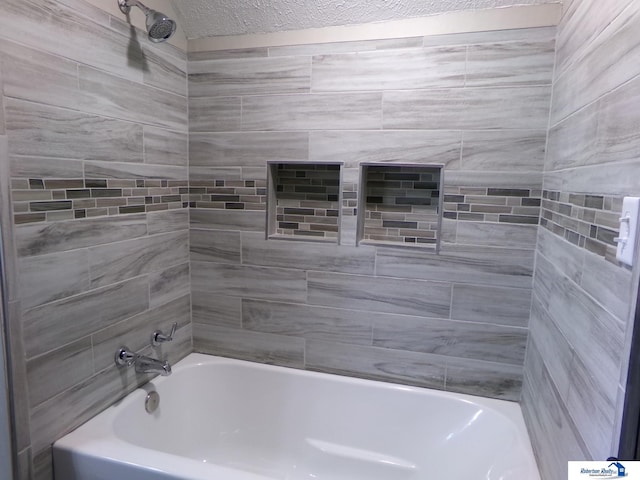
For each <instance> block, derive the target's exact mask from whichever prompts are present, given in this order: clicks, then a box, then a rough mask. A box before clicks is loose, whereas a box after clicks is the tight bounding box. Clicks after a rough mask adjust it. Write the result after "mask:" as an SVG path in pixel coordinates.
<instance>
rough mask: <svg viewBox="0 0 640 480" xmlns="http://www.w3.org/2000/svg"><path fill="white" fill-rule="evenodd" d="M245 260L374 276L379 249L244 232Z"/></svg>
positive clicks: (243, 257)
mask: <svg viewBox="0 0 640 480" xmlns="http://www.w3.org/2000/svg"><path fill="white" fill-rule="evenodd" d="M216 233H217V232H216ZM242 263H243V264H244V265H262V266H267V267H284V268H296V269H301V270H322V271H329V272H343V273H358V274H363V275H373V270H374V264H375V249H374V248H372V247H366V246H363V247H351V246H347V245H341V246H336V245H329V244H326V245H325V244H320V243H315V242H295V241H289V240H265V237H264V234H260V233H257V232H256V233H254V232H242Z"/></svg>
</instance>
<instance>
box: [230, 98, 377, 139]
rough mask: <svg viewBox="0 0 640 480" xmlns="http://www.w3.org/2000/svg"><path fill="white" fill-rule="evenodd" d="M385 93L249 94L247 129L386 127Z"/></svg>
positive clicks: (244, 108)
mask: <svg viewBox="0 0 640 480" xmlns="http://www.w3.org/2000/svg"><path fill="white" fill-rule="evenodd" d="M381 105H382V94H381V93H349V94H346V93H321V94H312V95H303V94H300V95H273V96H254V97H245V98H244V99H243V101H242V129H243V130H269V131H273V130H286V131H300V130H345V129H354V130H355V129H379V128H381V127H382V109H381Z"/></svg>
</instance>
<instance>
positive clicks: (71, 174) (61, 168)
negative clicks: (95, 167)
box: [5, 137, 84, 179]
mask: <svg viewBox="0 0 640 480" xmlns="http://www.w3.org/2000/svg"><path fill="white" fill-rule="evenodd" d="M5 138H6V137H5ZM9 161H10V176H11V177H13V178H16V177H21V178H40V177H42V178H57V179H63V178H82V175H83V172H84V167H83V164H82V161H81V160H68V159H59V158H46V157H23V156H15V155H14V156H11V157H10V158H9ZM7 178H8V177H7Z"/></svg>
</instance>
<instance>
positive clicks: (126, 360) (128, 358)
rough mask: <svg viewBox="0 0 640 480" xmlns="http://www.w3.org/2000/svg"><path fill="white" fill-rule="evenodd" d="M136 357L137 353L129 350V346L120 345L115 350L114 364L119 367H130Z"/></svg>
mask: <svg viewBox="0 0 640 480" xmlns="http://www.w3.org/2000/svg"><path fill="white" fill-rule="evenodd" d="M137 358H138V354H137V353H135V352H132V351H131V350H129V347H124V346H123V347H120V348H119V349H118V350H117V351H116V357H115V360H116V365H117V366H119V367H124V366H127V367H130V366H131V365H133V364H134V363H135V361H136V359H137Z"/></svg>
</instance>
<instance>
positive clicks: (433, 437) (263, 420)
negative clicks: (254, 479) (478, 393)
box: [113, 360, 531, 480]
mask: <svg viewBox="0 0 640 480" xmlns="http://www.w3.org/2000/svg"><path fill="white" fill-rule="evenodd" d="M202 368H203V365H200V366H198V365H197V363H192V364H191V365H189V366H188V367H187V368H185V369H184V370H183V371H181V372H180V373H179V374H178V375H176V376H175V377H173V378H171V382H166V380H165V379H160V380H158V381H154V382H151V383H150V385H148V386H147V387H146V388H147V389H155V390H156V391H157V392H158V393H159V394H160V407H159V408H158V410H156V411H155V412H154V413H153V414H147V413H146V412H145V411H144V407H143V404H142V403H141V402H133V403H131V404H129V405H127V406H126V408H122V410H121V411H120V412H119V414H118V415H117V416H116V418H115V420H114V423H113V429H114V433H115V436H116V437H117V438H119V439H120V440H121V441H123V442H127V443H129V444H131V445H135V446H138V447H141V448H144V449H148V450H153V451H160V452H165V453H167V454H170V455H175V456H180V457H184V458H189V459H192V460H195V461H197V462H201V463H206V464H213V465H218V466H224V467H228V468H232V469H237V470H242V471H246V472H250V473H254V474H258V475H262V476H265V477H268V478H314V477H315V478H321V477H322V476H324V477H325V478H331V479H336V480H338V479H345V480H346V479H351V480H353V479H363V480H364V479H370V480H376V479H380V480H383V479H384V480H394V479H405V478H406V479H408V478H426V477H423V475H424V474H425V472H429V477H430V478H432V477H431V476H432V475H437V476H440V475H441V476H443V477H445V476H446V477H448V478H473V477H471V476H469V475H470V473H471V471H472V470H473V471H477V472H483V476H482V478H493V477H492V476H491V472H492V471H494V472H514V474H515V472H517V471H518V470H521V469H523V468H524V469H525V470H526V469H528V468H530V466H531V465H527V464H525V463H523V462H522V458H520V457H521V456H522V455H521V452H522V451H525V450H526V447H527V445H524V444H522V438H521V435H520V434H521V432H519V431H518V430H517V429H516V428H514V425H513V421H512V419H510V418H507V417H506V416H505V415H504V414H502V413H500V412H498V411H497V410H495V409H493V408H491V407H490V406H487V405H486V404H484V405H483V404H480V403H478V402H477V401H476V400H477V399H473V397H468V398H466V397H461V396H457V398H455V399H452V398H451V397H450V396H448V395H447V394H442V393H440V392H431V391H426V390H423V389H415V388H411V387H403V386H397V385H391V384H382V383H379V382H368V381H361V380H355V379H346V378H340V377H336V376H329V375H323V374H311V375H310V374H309V372H300V371H297V370H292V369H286V368H280V367H269V366H266V367H265V366H262V365H256V364H250V363H246V362H238V361H225V360H222V361H220V362H219V363H218V364H217V365H215V366H214V367H213V368H210V372H208V373H207V374H206V376H205V378H206V381H203V377H202V373H203V372H202ZM205 368H209V367H208V366H207V367H205ZM513 406H514V407H515V408H516V409H517V406H516V405H513ZM461 459H464V461H461ZM520 473H521V475H520V476H514V477H513V478H528V477H527V476H526V475H525V472H524V471H521V472H520ZM495 478H501V477H495Z"/></svg>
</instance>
